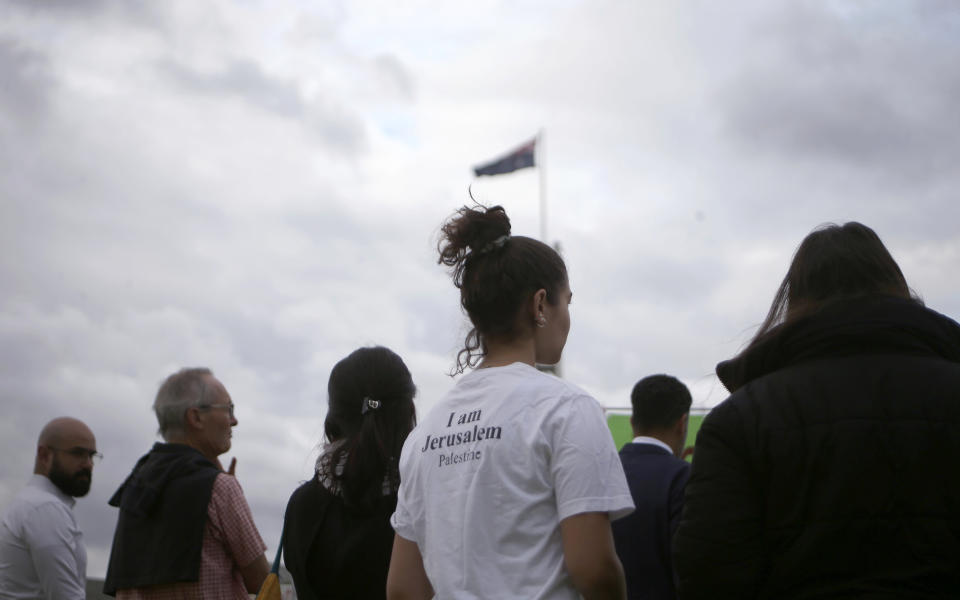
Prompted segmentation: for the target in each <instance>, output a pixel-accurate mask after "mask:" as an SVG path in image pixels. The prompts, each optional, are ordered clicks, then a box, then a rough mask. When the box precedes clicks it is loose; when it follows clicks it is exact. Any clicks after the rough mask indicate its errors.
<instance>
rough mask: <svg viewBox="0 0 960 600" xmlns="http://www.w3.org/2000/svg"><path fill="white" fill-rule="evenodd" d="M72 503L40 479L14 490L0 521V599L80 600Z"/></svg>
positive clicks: (80, 558) (82, 582) (81, 562)
mask: <svg viewBox="0 0 960 600" xmlns="http://www.w3.org/2000/svg"><path fill="white" fill-rule="evenodd" d="M75 503H76V501H75V500H74V499H73V498H71V497H70V496H68V495H66V494H64V493H63V492H62V491H61V490H60V488H58V487H57V486H55V485H54V484H53V482H51V481H50V480H49V479H47V478H46V477H45V476H43V475H34V476H33V477H32V478H31V479H30V482H29V483H28V484H27V486H26V487H25V488H23V489H22V490H20V492H19V493H18V494H17V496H16V497H15V498H14V500H13V503H12V504H11V505H10V506H9V507H8V509H7V512H6V513H5V514H4V515H3V520H2V521H0V599H17V600H27V599H31V600H32V599H35V598H37V599H39V598H43V599H54V598H56V599H57V600H59V599H61V598H65V599H69V600H73V599H78V600H83V599H84V598H86V579H87V551H86V548H84V546H83V534H82V533H81V532H80V528H79V527H77V521H76V519H75V518H74V516H73V505H74V504H75Z"/></svg>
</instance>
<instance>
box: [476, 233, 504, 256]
mask: <svg viewBox="0 0 960 600" xmlns="http://www.w3.org/2000/svg"><path fill="white" fill-rule="evenodd" d="M509 239H510V234H509V233H505V234H503V235H501V236H500V237H498V238H497V239H495V240H493V241H491V242H489V243H487V245H486V246H484V247H483V248H480V251H479V252H477V254H486V253H487V252H493V251H494V250H496V249H497V248H503V245H504V244H506V243H507V240H509Z"/></svg>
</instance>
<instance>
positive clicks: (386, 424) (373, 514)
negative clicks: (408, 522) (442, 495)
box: [283, 346, 416, 600]
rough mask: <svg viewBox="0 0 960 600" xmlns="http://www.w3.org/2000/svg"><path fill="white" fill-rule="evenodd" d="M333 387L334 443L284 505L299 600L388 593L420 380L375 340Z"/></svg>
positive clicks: (329, 426) (338, 369)
mask: <svg viewBox="0 0 960 600" xmlns="http://www.w3.org/2000/svg"><path fill="white" fill-rule="evenodd" d="M327 392H328V396H329V407H328V412H327V418H326V420H325V421H324V432H325V434H326V438H327V445H326V446H325V447H324V449H323V453H322V454H321V455H320V458H318V459H317V467H316V472H315V474H314V477H313V479H311V480H310V481H308V482H307V483H305V484H303V485H302V486H300V487H299V488H298V489H297V490H296V491H295V492H294V493H293V495H292V496H291V497H290V502H289V503H288V504H287V512H286V516H285V518H284V523H283V540H284V541H283V544H284V549H283V551H284V563H285V564H286V567H287V569H288V570H289V571H290V574H291V575H293V582H294V585H295V587H296V589H297V597H298V598H300V600H309V599H311V598H338V599H348V598H357V599H364V600H366V599H368V598H383V597H384V596H385V589H386V580H387V567H388V566H389V564H390V551H391V547H392V544H393V529H392V528H391V527H390V514H391V513H392V512H393V511H394V508H395V507H396V504H397V489H398V487H399V484H400V474H399V471H398V469H397V461H398V459H399V456H400V450H401V448H402V447H403V442H404V440H406V438H407V435H408V434H409V433H410V430H411V429H413V427H414V425H415V424H416V413H415V409H414V406H413V397H414V395H415V394H416V387H414V385H413V380H412V379H411V377H410V371H408V370H407V366H406V365H405V364H404V363H403V360H401V358H400V357H399V356H397V355H396V354H395V353H393V352H392V351H390V350H388V349H387V348H383V347H380V346H376V347H372V348H360V349H359V350H355V351H354V352H352V353H351V354H350V355H349V356H347V357H346V358H344V359H343V360H341V361H340V362H338V363H337V364H336V366H335V367H334V368H333V371H331V372H330V380H329V383H328V384H327Z"/></svg>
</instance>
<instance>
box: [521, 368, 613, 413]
mask: <svg viewBox="0 0 960 600" xmlns="http://www.w3.org/2000/svg"><path fill="white" fill-rule="evenodd" d="M515 373H516V376H517V381H518V383H517V385H518V386H521V387H523V388H525V391H527V390H529V391H530V392H532V394H531V397H535V398H539V399H549V400H551V401H555V402H560V403H572V404H573V405H578V406H581V405H582V406H590V407H592V406H597V407H599V406H600V403H599V402H597V400H596V399H595V398H594V397H593V396H591V395H590V394H589V393H588V392H587V391H586V390H584V389H583V388H581V387H580V386H578V385H576V384H574V383H571V382H570V381H568V380H566V379H563V378H561V377H557V376H556V375H553V374H551V373H545V372H543V371H540V370H539V369H536V368H534V367H531V366H529V365H522V366H518V368H517V370H516V371H515Z"/></svg>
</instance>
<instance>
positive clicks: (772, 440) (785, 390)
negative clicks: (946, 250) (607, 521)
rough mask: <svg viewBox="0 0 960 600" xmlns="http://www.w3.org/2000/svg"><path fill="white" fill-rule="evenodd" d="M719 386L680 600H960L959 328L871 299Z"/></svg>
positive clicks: (787, 341)
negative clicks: (722, 390)
mask: <svg viewBox="0 0 960 600" xmlns="http://www.w3.org/2000/svg"><path fill="white" fill-rule="evenodd" d="M717 374H718V375H719V376H720V378H721V380H722V381H723V383H724V384H725V385H726V386H727V388H728V389H730V390H731V391H732V392H733V393H732V395H731V396H730V397H729V398H728V399H727V400H726V401H724V402H723V403H722V404H720V405H719V406H717V407H716V408H715V409H714V410H713V411H711V413H710V414H709V415H708V416H707V418H706V419H705V421H704V423H703V426H702V427H701V429H700V432H699V434H698V436H697V443H696V452H695V453H694V461H693V469H692V473H691V477H690V481H689V483H688V485H687V491H686V498H685V507H684V512H683V517H682V519H681V523H680V527H679V529H678V531H677V535H676V538H675V544H674V552H675V559H676V568H677V572H678V576H679V581H680V597H681V598H683V599H685V600H686V599H695V598H711V599H715V598H737V599H745V598H843V597H857V598H864V597H869V598H956V597H958V596H960V326H958V325H957V323H955V322H954V321H952V320H950V319H948V318H947V317H944V316H943V315H940V314H939V313H936V312H934V311H932V310H928V309H926V308H924V307H922V306H920V305H919V304H917V303H914V302H911V301H908V300H902V299H895V298H886V297H882V298H873V299H861V300H859V301H857V302H848V303H844V304H840V305H837V306H834V307H832V308H830V309H828V310H825V311H823V312H821V313H819V314H817V315H814V316H811V317H808V318H805V319H802V320H798V321H796V322H794V323H791V324H788V325H785V326H781V327H780V328H778V329H775V330H773V331H772V332H771V334H770V335H768V336H767V337H766V339H765V341H763V342H762V343H760V344H757V345H755V346H753V347H752V348H750V349H749V350H748V351H747V352H745V353H744V354H743V355H741V356H739V357H737V358H736V359H734V360H732V361H728V362H725V363H721V364H720V365H718V368H717Z"/></svg>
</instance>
